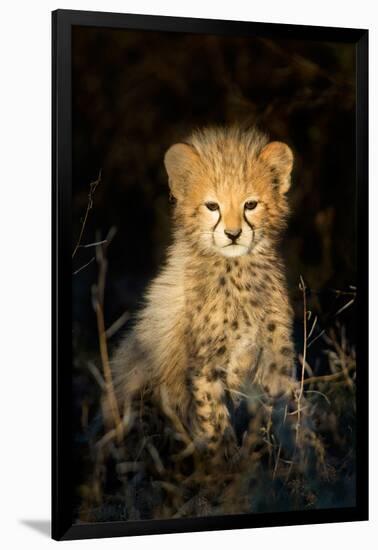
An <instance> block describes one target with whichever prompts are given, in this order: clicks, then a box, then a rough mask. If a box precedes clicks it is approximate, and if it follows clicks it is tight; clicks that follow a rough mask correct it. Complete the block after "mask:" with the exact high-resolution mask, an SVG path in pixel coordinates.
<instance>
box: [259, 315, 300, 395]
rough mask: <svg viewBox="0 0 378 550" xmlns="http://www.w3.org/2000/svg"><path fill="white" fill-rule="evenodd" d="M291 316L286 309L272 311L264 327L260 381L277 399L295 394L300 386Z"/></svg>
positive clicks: (262, 329) (268, 392)
mask: <svg viewBox="0 0 378 550" xmlns="http://www.w3.org/2000/svg"><path fill="white" fill-rule="evenodd" d="M291 325H292V323H291V319H290V317H289V316H284V315H283V314H282V312H278V311H275V312H271V313H270V314H268V316H267V317H266V319H265V323H264V324H263V326H262V327H261V330H260V335H259V338H258V340H259V342H260V343H261V349H260V354H259V356H258V359H257V361H256V365H255V373H254V374H255V377H256V381H257V382H258V383H259V384H260V385H261V386H262V388H263V390H264V392H265V394H266V395H267V396H269V397H272V398H273V399H275V398H278V397H283V396H286V397H287V398H289V397H291V396H294V394H295V392H296V390H297V389H298V383H297V381H296V379H295V350H294V343H293V339H292V329H291Z"/></svg>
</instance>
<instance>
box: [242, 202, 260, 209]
mask: <svg viewBox="0 0 378 550" xmlns="http://www.w3.org/2000/svg"><path fill="white" fill-rule="evenodd" d="M256 206H257V201H247V202H246V203H245V205H244V208H245V209H246V210H254V209H255V208H256Z"/></svg>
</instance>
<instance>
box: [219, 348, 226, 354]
mask: <svg viewBox="0 0 378 550" xmlns="http://www.w3.org/2000/svg"><path fill="white" fill-rule="evenodd" d="M225 351H226V346H221V347H220V348H219V349H218V351H217V355H223V354H224V352H225Z"/></svg>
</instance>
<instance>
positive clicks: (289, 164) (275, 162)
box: [259, 141, 294, 193]
mask: <svg viewBox="0 0 378 550" xmlns="http://www.w3.org/2000/svg"><path fill="white" fill-rule="evenodd" d="M259 158H260V159H262V160H263V161H264V162H265V163H266V164H268V165H269V167H270V172H271V175H272V183H273V185H275V186H276V187H278V189H279V190H280V192H281V193H287V192H288V191H289V189H290V184H291V178H290V175H291V171H292V168H293V160H294V156H293V153H292V151H291V149H290V147H288V146H287V145H286V143H281V142H280V141H272V142H270V143H268V145H265V147H264V148H263V150H262V151H261V153H260V156H259Z"/></svg>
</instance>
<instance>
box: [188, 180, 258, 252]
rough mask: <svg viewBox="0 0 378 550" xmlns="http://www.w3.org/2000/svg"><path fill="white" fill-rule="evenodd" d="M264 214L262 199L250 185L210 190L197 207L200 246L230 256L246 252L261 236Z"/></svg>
mask: <svg viewBox="0 0 378 550" xmlns="http://www.w3.org/2000/svg"><path fill="white" fill-rule="evenodd" d="M266 215H267V212H266V208H265V205H264V202H263V201H262V200H261V197H260V195H259V194H258V193H257V192H256V191H255V192H254V191H253V189H252V188H251V190H250V192H248V190H247V189H246V192H241V190H237V189H236V190H234V192H228V193H227V192H226V190H225V189H223V190H220V189H218V190H216V189H214V190H212V191H210V192H209V193H207V194H206V195H205V196H204V200H203V201H201V204H200V205H199V207H198V217H197V223H198V224H199V239H200V241H201V244H202V248H206V249H211V250H214V251H217V252H219V253H220V254H222V255H223V256H226V257H231V258H232V257H237V256H243V255H245V254H248V253H249V252H250V251H251V250H252V249H253V247H254V246H256V245H257V244H258V243H259V242H260V241H261V239H262V238H263V236H264V226H265V220H264V216H266ZM196 233H197V231H196Z"/></svg>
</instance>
